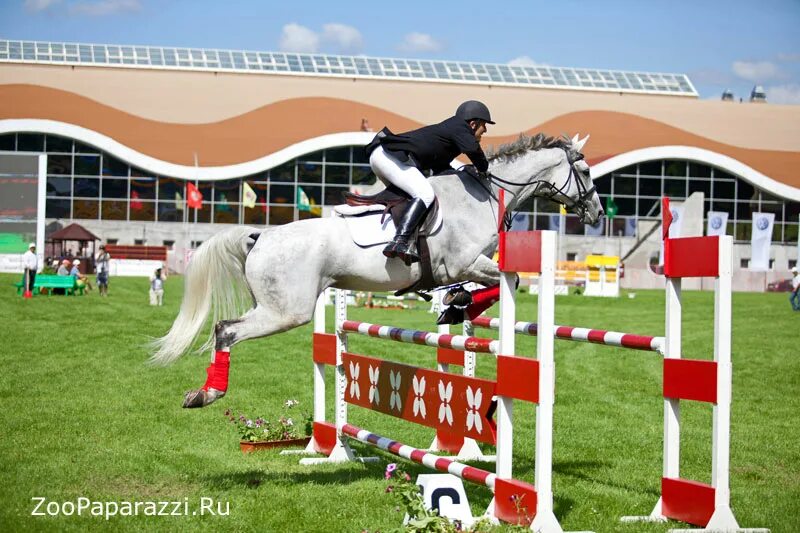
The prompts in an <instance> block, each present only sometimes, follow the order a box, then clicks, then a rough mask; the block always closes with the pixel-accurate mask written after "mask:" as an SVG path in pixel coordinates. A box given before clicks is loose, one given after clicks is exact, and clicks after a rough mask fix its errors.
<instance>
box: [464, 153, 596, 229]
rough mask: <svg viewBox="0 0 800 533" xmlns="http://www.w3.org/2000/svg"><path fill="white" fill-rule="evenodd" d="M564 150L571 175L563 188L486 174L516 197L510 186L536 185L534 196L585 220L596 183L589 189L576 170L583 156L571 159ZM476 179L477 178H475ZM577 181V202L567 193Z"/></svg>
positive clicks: (498, 185)
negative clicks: (549, 201) (546, 189)
mask: <svg viewBox="0 0 800 533" xmlns="http://www.w3.org/2000/svg"><path fill="white" fill-rule="evenodd" d="M562 150H564V154H565V155H566V157H567V163H568V164H569V174H567V177H566V179H565V180H564V184H563V185H561V187H556V186H555V185H554V184H553V183H550V182H549V181H545V180H537V179H533V178H531V179H530V180H528V181H526V182H523V183H516V182H512V181H508V180H505V179H503V178H501V177H499V176H495V175H494V174H492V173H491V172H488V173H486V177H487V179H488V180H489V182H490V183H493V184H494V185H497V187H498V188H500V189H503V190H504V191H506V192H507V193H509V194H510V195H512V196H514V197H516V196H517V195H516V194H515V193H514V192H512V191H511V190H510V189H509V187H508V186H512V185H513V186H515V187H519V186H521V187H525V186H528V185H535V189H534V191H533V195H534V196H539V197H542V198H547V199H548V200H551V201H553V202H555V203H557V204H561V205H563V206H564V207H565V208H566V209H573V210H574V211H575V212H576V213H577V214H578V216H580V217H581V218H583V216H584V215H585V213H586V204H587V203H588V201H589V199H590V198H591V196H592V195H593V194H594V193H595V190H596V187H595V185H594V183H592V186H591V187H587V186H586V184H585V183H583V181H582V180H581V179H580V172H578V171H577V170H576V169H575V163H577V162H578V161H581V160H582V159H583V154H581V153H578V157H575V158H574V159H573V158H571V157H570V152H569V150H567V149H566V148H562ZM473 177H476V176H473ZM573 179H574V180H575V185H576V187H577V188H578V198H577V199H576V200H572V199H570V197H569V196H567V194H566V191H568V190H569V188H570V185H571V184H572V180H573ZM476 181H477V182H478V183H479V184H480V185H481V186H483V188H484V189H486V190H487V192H488V193H489V195H490V196H491V197H492V198H493V199H494V200H495V201H499V199H498V198H497V196H496V195H495V194H494V193H493V192H492V190H491V189H490V188H489V187H486V185H485V184H484V183H483V182H482V181H481V180H480V179H477V178H476ZM545 187H546V188H548V189H549V191H548V192H543V193H541V194H540V188H545ZM558 196H560V197H561V199H557V198H556V197H558Z"/></svg>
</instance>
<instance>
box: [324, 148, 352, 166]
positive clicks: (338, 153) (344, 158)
mask: <svg viewBox="0 0 800 533" xmlns="http://www.w3.org/2000/svg"><path fill="white" fill-rule="evenodd" d="M325 162H326V163H349V162H350V147H349V146H344V147H342V148H328V149H327V150H326V151H325Z"/></svg>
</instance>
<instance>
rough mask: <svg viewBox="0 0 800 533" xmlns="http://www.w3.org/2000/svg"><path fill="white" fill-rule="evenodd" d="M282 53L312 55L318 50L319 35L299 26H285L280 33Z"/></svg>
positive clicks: (292, 24)
mask: <svg viewBox="0 0 800 533" xmlns="http://www.w3.org/2000/svg"><path fill="white" fill-rule="evenodd" d="M280 48H281V51H282V52H298V53H305V54H313V53H315V52H316V51H317V50H319V35H317V34H316V33H315V32H314V31H313V30H310V29H308V28H306V27H305V26H301V25H300V24H295V23H291V24H286V25H285V26H284V27H283V32H282V33H281V41H280Z"/></svg>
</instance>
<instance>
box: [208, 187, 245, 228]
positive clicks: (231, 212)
mask: <svg viewBox="0 0 800 533" xmlns="http://www.w3.org/2000/svg"><path fill="white" fill-rule="evenodd" d="M223 194H224V193H223ZM214 222H215V223H217V224H238V223H239V204H233V203H227V202H226V203H216V204H214Z"/></svg>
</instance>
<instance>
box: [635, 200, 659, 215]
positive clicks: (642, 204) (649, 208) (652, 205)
mask: <svg viewBox="0 0 800 533" xmlns="http://www.w3.org/2000/svg"><path fill="white" fill-rule="evenodd" d="M660 205H661V200H660V199H659V198H639V213H638V215H639V216H640V217H646V216H649V217H658V216H660V214H661V208H660V207H659V206H660Z"/></svg>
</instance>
